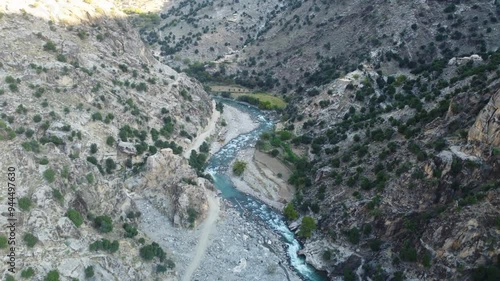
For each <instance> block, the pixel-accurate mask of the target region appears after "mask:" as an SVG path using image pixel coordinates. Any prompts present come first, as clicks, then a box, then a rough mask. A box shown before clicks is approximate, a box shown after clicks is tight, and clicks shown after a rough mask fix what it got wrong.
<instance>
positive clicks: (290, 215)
mask: <svg viewBox="0 0 500 281" xmlns="http://www.w3.org/2000/svg"><path fill="white" fill-rule="evenodd" d="M283 214H284V215H285V217H286V218H287V219H288V220H296V219H297V218H298V217H299V213H298V212H297V211H296V210H295V208H294V207H293V204H292V203H288V204H287V205H286V207H285V209H284V210H283Z"/></svg>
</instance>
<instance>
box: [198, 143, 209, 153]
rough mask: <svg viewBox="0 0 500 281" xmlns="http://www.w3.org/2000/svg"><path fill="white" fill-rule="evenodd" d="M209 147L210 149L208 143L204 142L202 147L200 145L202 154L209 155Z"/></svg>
mask: <svg viewBox="0 0 500 281" xmlns="http://www.w3.org/2000/svg"><path fill="white" fill-rule="evenodd" d="M209 149H210V148H209V147H208V143H207V142H206V141H204V142H203V143H202V144H201V145H200V152H205V153H208V151H209Z"/></svg>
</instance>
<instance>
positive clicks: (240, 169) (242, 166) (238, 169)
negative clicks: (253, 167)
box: [233, 160, 247, 176]
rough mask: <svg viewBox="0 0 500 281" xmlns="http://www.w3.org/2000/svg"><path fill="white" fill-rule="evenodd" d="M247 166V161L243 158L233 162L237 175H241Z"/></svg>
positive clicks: (234, 171)
mask: <svg viewBox="0 0 500 281" xmlns="http://www.w3.org/2000/svg"><path fill="white" fill-rule="evenodd" d="M246 167H247V163H246V162H244V161H241V160H237V161H236V162H234V164H233V173H234V174H235V175H237V176H241V175H242V174H243V172H244V171H245V169H246Z"/></svg>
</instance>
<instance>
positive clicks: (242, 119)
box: [210, 104, 258, 154]
mask: <svg viewBox="0 0 500 281" xmlns="http://www.w3.org/2000/svg"><path fill="white" fill-rule="evenodd" d="M221 117H222V118H221V119H222V120H224V121H225V122H226V124H227V125H226V126H222V125H221V122H219V123H218V124H217V129H216V131H217V134H214V136H213V142H212V144H211V146H210V153H211V154H214V153H216V152H217V151H219V149H221V147H222V146H224V145H225V144H227V143H228V142H229V141H231V140H232V139H234V138H235V137H237V136H239V135H241V134H245V133H248V132H250V131H252V130H254V129H256V128H257V127H258V123H257V122H254V121H253V120H252V117H251V116H250V115H249V114H248V113H245V112H243V111H241V110H239V109H237V108H236V107H234V106H230V105H227V104H225V105H224V110H223V113H222V116H221ZM222 120H221V121H222Z"/></svg>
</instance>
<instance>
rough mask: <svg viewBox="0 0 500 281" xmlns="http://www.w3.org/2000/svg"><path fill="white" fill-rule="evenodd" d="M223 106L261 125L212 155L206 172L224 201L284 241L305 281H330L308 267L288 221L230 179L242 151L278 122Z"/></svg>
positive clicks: (246, 108)
mask: <svg viewBox="0 0 500 281" xmlns="http://www.w3.org/2000/svg"><path fill="white" fill-rule="evenodd" d="M218 101H219V100H218ZM223 103H225V104H230V105H231V106H234V107H237V108H238V109H240V110H242V111H244V112H247V113H248V114H250V116H251V117H252V118H253V120H256V121H257V122H258V123H259V125H258V127H257V128H256V129H255V130H253V131H251V132H249V133H246V134H242V135H239V136H238V137H236V138H234V139H232V140H231V141H230V142H229V143H227V144H226V145H224V146H223V147H222V148H221V149H220V150H219V151H218V152H216V153H215V154H214V155H212V156H211V158H210V159H209V161H208V164H207V167H206V172H208V173H209V174H210V175H211V176H212V177H213V179H214V185H215V186H216V187H217V188H218V189H219V190H220V191H221V195H222V197H223V198H225V199H227V200H229V201H231V202H233V203H234V206H236V208H238V209H239V210H240V211H242V212H245V213H247V214H249V215H250V216H251V217H252V219H259V220H261V221H262V222H264V224H265V225H266V226H267V227H269V228H271V229H272V230H273V231H275V232H277V233H278V234H279V235H280V236H281V237H282V241H283V243H284V245H285V247H286V249H287V253H288V261H289V263H290V265H291V266H292V267H293V268H294V269H295V271H296V272H297V273H298V274H299V276H301V278H302V279H304V280H308V281H323V280H327V278H326V277H325V275H324V274H323V273H321V272H319V271H317V270H316V269H315V268H314V267H312V266H311V265H309V264H307V263H306V262H305V258H304V257H302V256H299V255H298V254H297V252H298V251H299V250H300V249H301V247H302V246H301V245H300V243H299V241H298V240H297V239H296V238H295V234H294V233H293V232H292V231H291V230H290V229H289V228H288V226H287V223H286V221H285V218H284V217H283V216H282V215H281V214H280V213H278V212H276V211H275V210H273V209H272V208H270V207H269V206H267V205H266V204H265V203H263V202H261V201H260V200H258V199H256V198H254V197H252V196H249V195H247V194H245V193H242V192H240V191H238V190H237V189H236V188H235V187H234V185H233V184H232V182H231V179H230V178H229V176H228V175H227V173H229V172H230V167H229V163H231V161H232V160H233V159H234V158H235V157H236V155H237V153H238V152H239V151H240V150H242V149H245V148H248V147H252V146H255V144H256V142H257V140H258V139H259V136H260V135H261V134H262V133H263V132H265V131H269V130H271V129H272V128H273V126H274V122H273V121H272V119H271V118H269V117H268V116H267V115H266V114H265V113H263V112H262V111H260V110H258V109H257V108H255V107H252V106H248V105H244V104H240V103H237V102H234V101H228V100H223Z"/></svg>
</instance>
